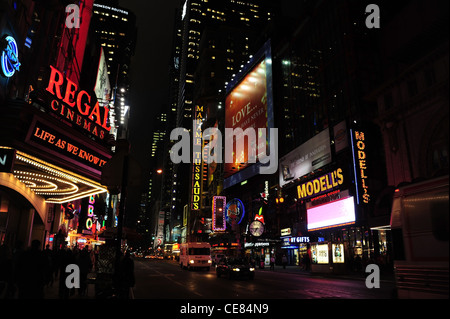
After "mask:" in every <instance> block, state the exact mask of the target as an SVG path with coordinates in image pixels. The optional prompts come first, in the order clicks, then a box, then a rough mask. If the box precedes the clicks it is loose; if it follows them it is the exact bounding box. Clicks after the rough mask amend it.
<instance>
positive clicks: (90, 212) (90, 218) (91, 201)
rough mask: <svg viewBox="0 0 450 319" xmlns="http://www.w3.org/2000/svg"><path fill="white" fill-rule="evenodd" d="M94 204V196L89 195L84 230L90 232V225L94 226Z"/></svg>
mask: <svg viewBox="0 0 450 319" xmlns="http://www.w3.org/2000/svg"><path fill="white" fill-rule="evenodd" d="M94 204H95V195H91V196H90V197H89V205H88V211H87V218H86V229H88V230H91V229H92V225H93V224H94V221H93V218H94Z"/></svg>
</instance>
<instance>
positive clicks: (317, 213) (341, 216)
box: [306, 196, 355, 231]
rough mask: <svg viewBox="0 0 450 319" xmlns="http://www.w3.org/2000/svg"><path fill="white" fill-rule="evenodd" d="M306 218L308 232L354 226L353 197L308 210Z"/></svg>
mask: <svg viewBox="0 0 450 319" xmlns="http://www.w3.org/2000/svg"><path fill="white" fill-rule="evenodd" d="M306 216H307V221H308V226H307V228H308V231H313V230H318V229H324V228H331V227H338V226H344V225H350V224H354V223H355V204H354V201H353V196H350V197H346V198H343V199H339V200H336V201H333V202H331V203H327V204H323V205H319V206H313V207H310V208H306Z"/></svg>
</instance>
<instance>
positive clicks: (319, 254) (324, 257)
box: [311, 244, 329, 264]
mask: <svg viewBox="0 0 450 319" xmlns="http://www.w3.org/2000/svg"><path fill="white" fill-rule="evenodd" d="M311 259H312V263H313V264H328V263H329V257H328V244H315V245H311Z"/></svg>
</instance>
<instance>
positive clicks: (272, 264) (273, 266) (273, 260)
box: [270, 255, 275, 270]
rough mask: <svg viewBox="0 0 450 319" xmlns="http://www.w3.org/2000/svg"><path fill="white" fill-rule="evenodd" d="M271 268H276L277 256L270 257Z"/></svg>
mask: <svg viewBox="0 0 450 319" xmlns="http://www.w3.org/2000/svg"><path fill="white" fill-rule="evenodd" d="M270 270H275V257H274V256H273V255H272V257H270Z"/></svg>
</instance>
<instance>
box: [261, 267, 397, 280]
mask: <svg viewBox="0 0 450 319" xmlns="http://www.w3.org/2000/svg"><path fill="white" fill-rule="evenodd" d="M256 271H257V272H258V271H263V272H278V273H289V274H296V275H301V276H310V277H326V278H336V279H351V280H366V278H367V276H368V275H369V273H364V272H362V273H343V274H336V273H313V272H311V271H307V270H303V269H302V268H301V267H300V266H286V268H285V269H284V268H283V266H281V265H275V270H270V266H266V267H264V268H263V269H260V268H259V267H257V268H256ZM380 281H381V282H383V281H385V282H394V281H395V278H394V274H393V273H392V274H388V273H386V274H385V273H381V274H380Z"/></svg>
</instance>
